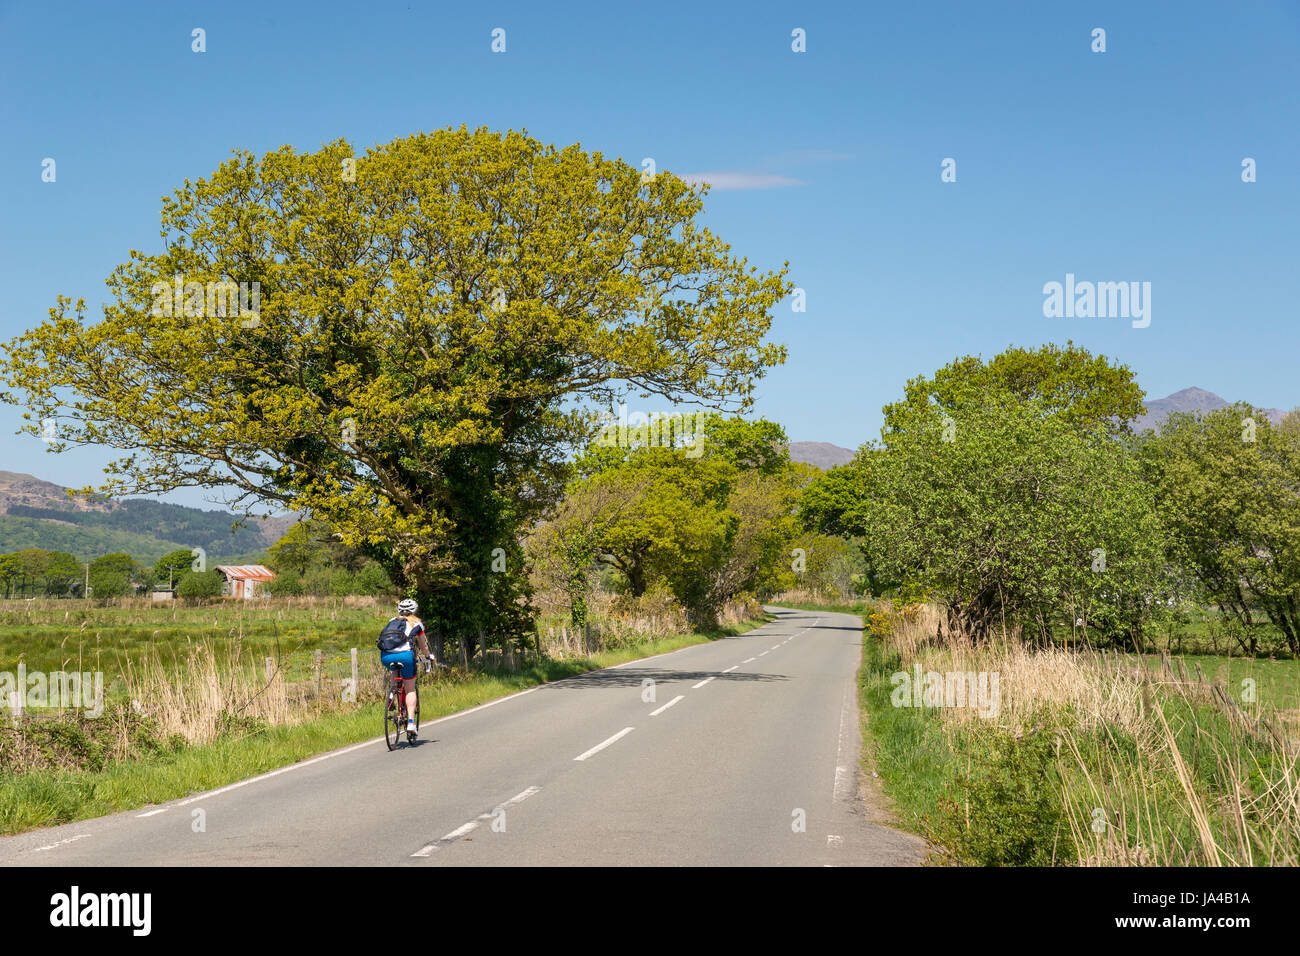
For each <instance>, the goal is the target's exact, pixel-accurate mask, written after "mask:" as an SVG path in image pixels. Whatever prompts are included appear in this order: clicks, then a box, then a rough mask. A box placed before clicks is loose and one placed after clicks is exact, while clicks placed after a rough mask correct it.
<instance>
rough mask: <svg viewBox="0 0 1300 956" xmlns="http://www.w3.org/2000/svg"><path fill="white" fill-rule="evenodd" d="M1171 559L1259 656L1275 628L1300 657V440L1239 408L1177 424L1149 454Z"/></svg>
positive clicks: (1148, 446) (1178, 418)
mask: <svg viewBox="0 0 1300 956" xmlns="http://www.w3.org/2000/svg"><path fill="white" fill-rule="evenodd" d="M1143 455H1144V460H1145V463H1146V466H1147V469H1148V473H1149V475H1150V476H1151V480H1152V482H1153V483H1154V484H1155V485H1156V486H1157V487H1158V488H1159V490H1160V496H1159V501H1160V514H1161V517H1162V519H1163V521H1164V523H1165V524H1166V526H1167V527H1168V528H1169V529H1170V533H1171V536H1172V539H1173V541H1172V545H1171V549H1170V558H1171V560H1172V561H1177V562H1178V563H1179V564H1181V565H1184V566H1186V567H1187V568H1189V569H1190V571H1191V573H1192V574H1194V575H1195V577H1196V579H1197V581H1198V582H1199V584H1200V586H1201V589H1202V592H1203V594H1204V596H1205V597H1206V598H1207V599H1208V600H1209V601H1211V602H1212V603H1214V604H1216V605H1217V606H1218V607H1219V608H1220V609H1221V610H1222V611H1223V613H1224V614H1225V616H1226V617H1227V618H1229V619H1230V621H1231V624H1230V628H1231V630H1232V633H1233V634H1234V636H1235V637H1236V638H1237V639H1238V642H1239V643H1240V644H1241V646H1242V648H1243V649H1244V650H1245V651H1247V652H1248V653H1252V654H1253V653H1255V652H1256V651H1257V650H1258V647H1259V640H1260V634H1259V632H1260V630H1261V628H1260V625H1261V624H1262V623H1263V621H1265V620H1267V621H1269V622H1271V623H1272V624H1273V625H1274V626H1275V627H1276V628H1277V629H1278V630H1279V631H1280V632H1281V633H1282V635H1283V638H1284V640H1285V642H1286V645H1287V647H1288V648H1289V649H1290V651H1291V653H1292V654H1293V655H1294V654H1300V437H1297V434H1296V432H1295V431H1294V430H1292V429H1290V428H1274V427H1273V426H1272V424H1271V423H1270V422H1269V420H1268V417H1267V416H1266V415H1265V414H1264V412H1262V411H1260V410H1258V409H1253V408H1251V407H1250V406H1249V405H1234V406H1229V407H1227V408H1222V409H1219V410H1218V411H1215V412H1212V413H1210V414H1208V415H1205V416H1196V415H1189V414H1177V415H1172V416H1170V418H1169V419H1168V420H1167V421H1166V422H1165V424H1164V425H1163V427H1162V428H1161V429H1160V433H1159V435H1153V436H1150V437H1149V438H1148V440H1147V441H1146V442H1145V444H1144V446H1143Z"/></svg>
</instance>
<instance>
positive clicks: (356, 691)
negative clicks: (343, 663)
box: [352, 647, 361, 701]
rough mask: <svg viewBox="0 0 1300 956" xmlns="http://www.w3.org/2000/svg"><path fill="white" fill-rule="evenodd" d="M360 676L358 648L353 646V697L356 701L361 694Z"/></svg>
mask: <svg viewBox="0 0 1300 956" xmlns="http://www.w3.org/2000/svg"><path fill="white" fill-rule="evenodd" d="M359 676H360V669H359V668H358V667H357V649H356V648H355V647H354V648H352V699H353V700H354V701H355V700H356V699H357V698H358V697H359V696H360V690H361V688H360V685H359V684H358V683H357V679H358V677H359Z"/></svg>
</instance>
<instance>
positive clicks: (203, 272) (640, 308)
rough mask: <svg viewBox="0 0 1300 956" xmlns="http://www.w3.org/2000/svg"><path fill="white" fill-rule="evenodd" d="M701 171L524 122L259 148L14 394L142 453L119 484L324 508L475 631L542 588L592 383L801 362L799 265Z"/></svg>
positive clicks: (43, 356) (621, 383)
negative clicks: (732, 225) (749, 241)
mask: <svg viewBox="0 0 1300 956" xmlns="http://www.w3.org/2000/svg"><path fill="white" fill-rule="evenodd" d="M345 161H348V162H345ZM353 162H354V163H355V165H354V166H353V165H352V163H353ZM349 169H354V172H355V175H349ZM704 192H705V187H696V186H690V185H688V184H687V183H685V182H683V181H682V180H681V179H678V178H677V177H675V176H672V175H671V174H667V173H660V174H659V175H657V176H655V177H653V178H647V177H643V176H642V175H641V172H640V171H639V170H637V169H635V168H633V167H632V166H630V165H628V164H626V163H624V162H622V161H619V160H613V159H606V158H605V157H604V156H602V155H601V154H600V153H598V152H592V153H589V152H585V151H583V150H582V149H580V148H579V147H578V146H569V147H565V148H562V149H557V148H555V147H554V146H545V145H543V144H542V143H540V142H538V141H537V140H535V139H533V138H531V137H529V136H528V135H527V134H526V133H523V132H515V131H510V132H505V133H496V132H492V131H489V130H486V129H478V130H474V131H469V130H467V129H465V128H464V127H461V128H460V129H445V130H438V131H435V132H433V133H427V134H426V133H421V134H417V135H414V136H410V137H407V138H404V139H398V140H394V141H393V142H390V143H386V144H383V145H379V146H375V147H373V148H371V149H369V150H368V151H366V152H365V153H364V154H363V155H361V156H357V155H356V154H355V152H354V150H353V148H352V147H351V146H350V145H349V144H348V143H346V142H345V141H342V140H340V141H338V142H334V143H330V144H328V145H326V146H323V147H322V148H321V149H319V150H317V151H315V152H310V153H298V152H295V151H294V150H293V149H291V148H289V147H284V148H281V149H278V150H275V151H273V152H270V153H267V154H266V155H264V156H261V157H258V156H255V155H253V154H251V153H248V152H238V153H236V155H235V156H234V157H233V158H232V159H230V160H229V161H227V162H225V163H223V164H221V166H220V167H219V168H218V169H217V170H216V172H214V173H213V174H212V175H211V176H210V177H207V178H201V179H198V180H196V181H194V182H191V181H189V180H186V182H185V183H184V185H183V186H181V187H180V188H179V189H177V190H176V191H175V193H174V194H173V195H172V196H170V197H167V198H165V199H164V201H163V206H162V236H163V250H162V251H161V252H159V253H156V254H151V253H145V252H138V251H132V252H131V253H130V258H129V261H127V262H126V263H124V264H123V265H121V266H119V267H118V268H117V269H115V270H114V272H113V274H112V275H111V277H110V278H109V280H108V285H109V290H110V292H111V294H112V297H113V301H112V302H110V303H109V304H108V305H106V307H105V309H104V313H103V316H102V318H100V319H99V320H98V321H95V322H91V321H89V320H88V318H87V315H86V308H85V303H84V300H77V301H76V302H73V301H72V300H71V299H70V298H67V297H62V296H61V297H59V298H58V300H57V303H56V305H55V306H54V308H52V309H51V310H50V317H49V319H48V320H47V321H46V322H44V323H43V324H41V325H39V326H37V327H36V328H34V329H32V330H30V331H28V332H27V333H25V334H24V335H21V336H19V337H18V338H17V339H15V340H14V341H12V342H10V343H9V346H8V350H7V354H6V355H5V356H4V357H3V358H0V382H3V383H4V385H5V386H6V389H7V390H6V391H5V392H4V397H5V399H6V400H8V401H11V402H14V403H16V404H20V405H23V406H25V407H27V408H28V409H29V413H28V415H29V418H30V420H31V422H32V424H31V425H30V429H31V430H32V431H33V432H34V433H35V432H36V431H37V430H38V428H39V425H38V423H39V421H41V420H46V419H54V420H55V421H56V422H57V424H58V435H59V441H58V442H57V443H56V444H55V446H54V447H55V448H56V449H60V448H64V447H68V446H77V445H84V444H98V445H106V446H109V447H112V448H116V449H120V450H121V451H122V452H123V453H124V454H123V456H122V457H121V458H119V459H118V460H117V461H116V462H115V463H114V464H113V465H112V466H111V469H110V477H109V480H108V481H107V483H106V484H105V485H104V486H103V487H102V488H101V489H100V490H102V491H104V492H107V493H112V494H121V493H126V492H134V493H147V494H148V493H163V492H168V491H171V490H173V489H175V488H177V487H181V486H186V485H197V486H208V487H210V486H232V487H234V488H235V489H237V491H238V493H239V498H238V500H237V501H235V502H234V506H235V507H247V508H254V507H256V506H257V505H258V504H259V503H262V504H264V503H271V504H276V505H279V506H281V507H283V508H284V509H286V510H291V511H294V512H299V513H301V512H308V513H310V514H312V515H313V516H315V517H317V518H319V519H321V520H323V521H326V522H327V523H328V524H329V525H330V527H331V528H332V529H333V530H334V532H335V533H336V534H337V535H339V536H340V538H341V539H342V540H343V541H344V542H345V543H347V544H349V545H352V546H355V547H358V548H361V549H363V550H365V551H366V552H367V553H368V554H369V555H370V556H371V557H373V558H374V559H375V560H377V561H378V562H380V563H381V564H382V565H383V566H384V568H385V570H386V571H388V573H389V575H390V576H391V577H392V579H393V581H394V582H395V583H396V584H397V586H398V587H399V588H400V589H402V590H403V591H405V592H407V593H412V594H420V595H422V596H424V597H425V600H426V601H428V600H430V599H432V600H433V604H434V606H433V607H432V608H431V609H430V610H431V611H432V613H434V614H441V615H442V616H444V617H446V618H448V619H449V623H451V622H454V623H453V625H452V626H461V627H466V628H473V627H476V626H477V627H480V628H481V627H483V626H485V625H487V624H489V622H490V621H495V620H501V619H504V618H508V617H509V616H510V614H511V613H512V611H511V609H512V608H514V607H516V606H518V605H519V603H520V602H521V601H522V600H524V599H525V598H526V594H524V593H523V590H522V585H521V583H520V577H519V575H520V572H521V570H522V569H521V568H520V567H519V564H520V552H519V549H518V538H519V532H520V529H521V528H522V527H523V526H525V525H526V524H527V523H528V521H529V520H531V518H532V517H533V516H535V515H537V514H539V513H540V512H541V510H542V508H543V507H544V506H545V505H546V503H547V502H548V501H549V500H550V499H551V498H552V497H553V495H554V493H555V491H556V490H557V489H558V487H559V478H560V477H561V474H562V471H563V463H564V460H565V458H566V456H567V454H568V453H569V451H570V450H571V449H572V448H573V447H575V446H580V445H581V444H582V443H584V442H585V440H586V439H587V438H588V437H589V436H590V433H591V422H590V417H589V416H588V415H586V414H584V413H583V411H582V408H581V405H582V402H583V401H596V402H599V403H601V404H606V403H609V402H612V401H613V400H614V398H615V396H616V395H620V394H623V393H624V392H625V391H626V390H628V389H632V390H637V391H639V392H640V393H642V394H644V395H650V394H654V395H659V396H663V397H665V398H667V399H668V400H669V401H673V402H678V401H683V402H694V403H698V404H702V405H705V406H710V407H714V408H719V409H724V410H733V411H734V410H743V409H745V408H747V407H749V404H750V402H751V393H752V390H753V388H754V386H755V384H756V383H757V381H758V380H759V379H760V378H761V377H762V376H763V374H764V372H765V370H766V369H767V368H768V367H769V366H771V365H773V364H775V363H779V362H780V361H782V360H783V359H784V349H783V348H782V347H780V346H777V345H773V344H768V343H766V342H765V341H764V337H765V336H766V334H767V332H768V329H769V326H770V322H771V318H770V315H769V312H770V309H771V308H772V307H773V306H774V304H775V303H776V302H778V301H779V300H780V299H782V298H784V297H785V296H786V295H787V294H788V293H789V291H790V289H791V285H790V283H788V282H787V281H786V279H785V271H784V269H782V270H780V271H777V272H766V273H759V272H758V270H757V269H756V268H755V267H752V266H750V265H748V263H747V262H746V260H744V259H743V258H738V257H736V256H734V255H732V254H731V252H730V249H729V247H728V246H727V245H726V244H725V243H723V242H722V241H721V240H720V239H719V238H718V237H716V236H715V235H713V234H712V233H711V232H710V231H709V230H707V229H705V228H703V227H702V226H701V225H699V224H698V222H697V217H698V216H699V214H700V212H701V210H702V208H703V196H704ZM232 284H242V285H241V289H242V290H244V291H241V292H240V295H239V296H238V299H239V302H238V303H236V304H235V305H232V304H231V299H232V294H231V290H232V289H233V285H232ZM254 284H255V285H254ZM223 289H224V290H226V291H225V293H224V294H223V292H222V290H223ZM245 292H247V294H245ZM498 548H500V549H501V550H502V551H504V552H506V553H507V554H508V555H509V559H508V560H507V567H508V569H509V570H508V571H507V572H506V573H504V574H494V573H493V572H492V571H491V570H490V568H491V565H492V561H493V551H494V550H495V549H498ZM426 607H428V604H426Z"/></svg>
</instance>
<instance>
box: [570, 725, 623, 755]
mask: <svg viewBox="0 0 1300 956" xmlns="http://www.w3.org/2000/svg"><path fill="white" fill-rule="evenodd" d="M634 730H636V728H635V727H624V728H623V729H622V730H620V731H619V732H618V733H616V734H615V735H614V736H613V737H610V738H609V739H608V740H602V741H601V742H600V743H598V744H596V746H594V747H592V748H591V749H590V750H588V751H587V752H586V753H581V754H578V756H576V757H574V758H573V759H574V760H586V759H587V758H588V757H590V756H592V755H594V754H598V753H600V752H601V751H602V750H604V749H605V748H606V747H608V746H609V745H610V744H612V743H613V742H614V741H616V740H619V739H621V738H623V737H626V736H627V735H628V734H630V733H631V732H632V731H634Z"/></svg>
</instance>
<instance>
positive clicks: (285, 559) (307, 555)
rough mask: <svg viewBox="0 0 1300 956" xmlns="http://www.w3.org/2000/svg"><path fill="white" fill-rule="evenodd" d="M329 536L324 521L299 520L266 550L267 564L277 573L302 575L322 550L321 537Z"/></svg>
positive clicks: (315, 560) (319, 555)
mask: <svg viewBox="0 0 1300 956" xmlns="http://www.w3.org/2000/svg"><path fill="white" fill-rule="evenodd" d="M328 538H329V526H328V525H326V524H325V523H324V522H320V521H312V522H307V521H304V522H301V523H299V524H296V525H294V526H293V527H292V528H290V529H289V530H288V531H287V532H285V535H284V537H282V538H281V539H280V540H279V541H277V542H276V543H275V544H273V545H271V547H270V548H269V549H268V550H267V564H268V565H270V567H271V570H273V571H275V572H276V574H279V575H290V574H295V575H297V576H298V577H300V578H301V577H303V576H304V575H305V574H306V573H307V569H308V568H310V567H311V566H312V565H313V564H315V563H316V562H317V560H318V559H319V558H320V557H321V555H322V553H323V552H324V550H325V549H324V545H323V544H322V539H326V540H327V539H328Z"/></svg>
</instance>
